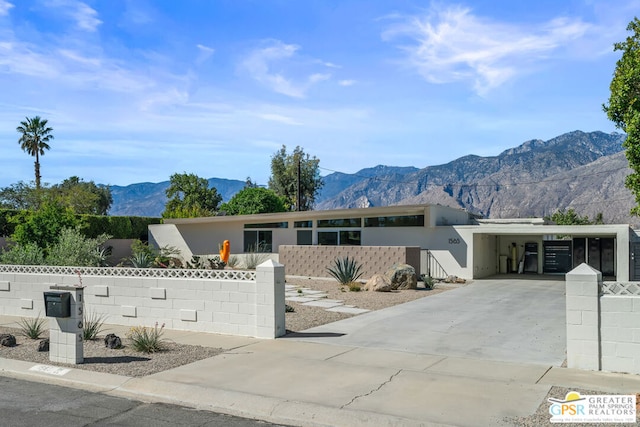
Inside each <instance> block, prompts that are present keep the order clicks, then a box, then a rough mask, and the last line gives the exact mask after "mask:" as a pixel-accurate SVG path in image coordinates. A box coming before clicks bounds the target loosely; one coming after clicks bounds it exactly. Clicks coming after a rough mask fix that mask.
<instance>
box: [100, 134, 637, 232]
mask: <svg viewBox="0 0 640 427" xmlns="http://www.w3.org/2000/svg"><path fill="white" fill-rule="evenodd" d="M624 139H625V135H623V134H619V133H604V132H598V131H596V132H582V131H574V132H569V133H565V134H563V135H560V136H558V137H556V138H553V139H550V140H548V141H542V140H539V139H535V140H530V141H526V142H524V143H522V144H520V145H518V146H516V147H514V148H510V149H508V150H505V151H503V152H502V153H500V154H499V155H497V156H488V157H481V156H475V155H469V156H464V157H461V158H459V159H456V160H453V161H451V162H449V163H447V164H443V165H436V166H427V167H424V168H421V169H419V168H416V167H395V166H385V165H379V166H375V167H372V168H367V169H362V170H360V171H358V172H356V173H354V174H346V173H340V172H334V173H331V174H329V175H327V176H325V177H323V178H324V187H323V188H322V190H321V191H320V192H319V194H318V197H317V198H316V209H318V210H323V209H340V208H356V207H358V208H362V207H371V206H390V205H403V204H422V203H432V204H441V205H446V206H452V207H458V208H464V209H467V210H469V211H471V212H474V213H478V214H481V215H483V216H484V217H488V218H514V217H515V218H518V217H522V218H525V217H543V216H545V215H550V214H552V213H553V212H555V211H556V210H557V209H568V208H573V209H574V210H575V211H576V212H578V213H579V214H580V215H588V216H589V217H590V218H594V217H595V216H596V215H597V214H598V213H602V214H603V217H604V220H605V222H606V223H623V224H624V223H629V224H632V225H636V223H639V222H640V221H638V219H637V218H636V217H632V216H630V214H629V210H630V209H631V208H632V207H633V206H634V198H633V196H632V194H631V192H630V191H629V190H628V189H626V188H625V186H624V180H625V177H626V176H627V175H628V174H629V173H630V169H629V167H628V163H627V159H626V158H625V156H624V153H623V147H622V142H623V141H624ZM209 185H211V186H214V187H215V188H216V189H217V190H218V192H219V193H220V194H221V195H222V197H223V200H224V201H227V200H229V199H230V198H231V197H232V196H233V195H234V194H235V193H236V192H237V191H239V190H241V189H242V188H243V187H244V185H245V182H244V181H239V180H228V179H221V178H211V179H209ZM168 186H169V182H168V181H165V182H160V183H139V184H131V185H128V186H111V192H112V195H113V205H112V208H111V210H110V214H111V215H142V216H160V213H161V212H162V211H163V210H164V205H165V203H166V200H167V199H166V196H165V193H164V192H165V190H166V188H167V187H168Z"/></svg>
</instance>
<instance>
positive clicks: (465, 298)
mask: <svg viewBox="0 0 640 427" xmlns="http://www.w3.org/2000/svg"><path fill="white" fill-rule="evenodd" d="M564 289H565V283H564V280H557V281H556V280H532V279H531V278H527V279H501V280H476V281H474V282H473V283H472V284H470V285H467V286H464V287H460V288H457V289H452V290H448V291H446V292H443V293H440V294H437V295H433V296H430V297H427V298H422V299H419V300H416V301H412V302H409V303H406V304H401V305H398V306H395V307H390V308H387V309H383V310H378V311H374V312H371V313H365V314H362V315H359V316H356V317H352V318H349V319H345V320H341V321H339V322H334V323H331V324H328V325H323V326H319V327H316V328H312V329H309V330H307V331H304V333H300V334H297V335H296V334H294V335H293V336H288V338H286V339H295V340H303V341H312V342H321V343H327V344H336V345H343V346H355V347H366V348H378V349H386V350H397V351H406V352H411V353H420V354H435V355H444V356H455V357H463V358H473V359H487V360H497V361H505V362H522V363H536V364H546V365H556V366H559V365H561V364H562V362H563V361H564V359H565V353H566V329H565V328H566V326H565V297H564Z"/></svg>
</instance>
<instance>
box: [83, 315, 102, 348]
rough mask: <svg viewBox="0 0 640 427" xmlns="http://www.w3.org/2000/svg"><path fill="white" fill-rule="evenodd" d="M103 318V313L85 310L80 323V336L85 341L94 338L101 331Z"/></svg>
mask: <svg viewBox="0 0 640 427" xmlns="http://www.w3.org/2000/svg"><path fill="white" fill-rule="evenodd" d="M105 318H106V317H105V315H104V314H98V313H96V312H92V313H88V312H85V313H84V315H83V316H82V323H83V326H84V327H83V329H82V338H83V339H84V340H85V341H90V340H95V339H96V337H97V336H98V334H99V333H100V332H102V328H103V327H104V321H105Z"/></svg>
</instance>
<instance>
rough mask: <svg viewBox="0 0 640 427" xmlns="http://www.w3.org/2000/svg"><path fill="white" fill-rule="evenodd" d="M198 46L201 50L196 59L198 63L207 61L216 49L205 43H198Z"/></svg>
mask: <svg viewBox="0 0 640 427" xmlns="http://www.w3.org/2000/svg"><path fill="white" fill-rule="evenodd" d="M196 47H197V48H198V51H199V52H200V53H199V54H198V59H196V63H198V64H202V63H203V62H205V61H206V60H207V59H209V58H210V57H211V55H213V54H214V53H215V51H216V50H215V49H214V48H212V47H209V46H205V45H203V44H197V45H196Z"/></svg>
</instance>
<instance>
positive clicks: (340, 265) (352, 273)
mask: <svg viewBox="0 0 640 427" xmlns="http://www.w3.org/2000/svg"><path fill="white" fill-rule="evenodd" d="M327 271H328V272H329V274H330V275H331V276H332V277H333V278H334V279H336V280H337V281H338V283H340V284H341V285H348V284H350V283H352V282H355V281H356V280H358V279H359V278H360V276H362V274H363V272H362V265H360V264H359V263H358V262H357V261H356V260H355V259H352V258H349V257H348V256H346V257H342V258H336V259H335V260H333V266H331V267H327Z"/></svg>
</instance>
